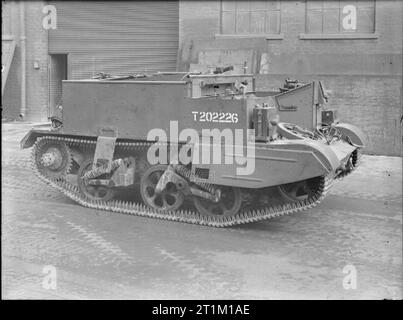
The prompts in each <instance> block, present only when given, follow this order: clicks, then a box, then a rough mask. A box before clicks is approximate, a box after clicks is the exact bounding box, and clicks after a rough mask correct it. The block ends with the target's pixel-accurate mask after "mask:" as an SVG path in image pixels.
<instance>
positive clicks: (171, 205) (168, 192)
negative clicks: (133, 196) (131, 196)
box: [140, 165, 185, 211]
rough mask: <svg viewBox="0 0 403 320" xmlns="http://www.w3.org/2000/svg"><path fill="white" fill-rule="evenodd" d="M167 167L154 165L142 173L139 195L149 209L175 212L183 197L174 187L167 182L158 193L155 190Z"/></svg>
mask: <svg viewBox="0 0 403 320" xmlns="http://www.w3.org/2000/svg"><path fill="white" fill-rule="evenodd" d="M167 167H168V166H166V165H155V166H152V167H150V168H148V169H147V170H146V172H144V174H143V176H142V178H141V182H140V193H141V198H142V199H143V201H144V203H145V204H146V205H148V206H149V207H151V208H154V209H157V210H162V211H175V210H177V209H179V207H180V206H181V205H182V203H183V201H184V200H185V195H184V194H183V192H182V191H180V190H178V188H177V187H176V185H175V184H174V183H172V182H168V183H167V185H166V187H165V189H164V190H162V191H161V192H160V193H157V192H156V191H155V188H156V186H157V184H158V181H159V180H160V178H161V176H162V175H163V173H164V172H165V170H166V169H167Z"/></svg>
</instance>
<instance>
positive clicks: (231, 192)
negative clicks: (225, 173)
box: [193, 186, 242, 216]
mask: <svg viewBox="0 0 403 320" xmlns="http://www.w3.org/2000/svg"><path fill="white" fill-rule="evenodd" d="M219 189H220V191H221V197H220V200H219V201H218V202H213V201H211V200H207V199H204V198H200V197H194V199H193V203H194V205H195V207H196V209H197V211H199V212H200V213H201V214H203V215H206V216H232V215H235V214H236V213H237V212H238V211H239V209H240V208H241V205H242V197H241V190H240V189H239V188H236V187H227V186H221V187H220V188H219Z"/></svg>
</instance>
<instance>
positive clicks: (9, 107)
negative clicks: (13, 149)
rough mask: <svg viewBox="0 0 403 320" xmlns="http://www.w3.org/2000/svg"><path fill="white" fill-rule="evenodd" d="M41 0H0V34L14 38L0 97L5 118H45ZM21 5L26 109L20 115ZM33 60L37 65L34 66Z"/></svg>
mask: <svg viewBox="0 0 403 320" xmlns="http://www.w3.org/2000/svg"><path fill="white" fill-rule="evenodd" d="M44 5H45V2H43V1H23V2H21V1H2V11H3V17H2V18H3V21H2V35H11V36H13V37H14V39H15V41H16V48H15V52H14V58H13V61H12V64H11V67H10V71H9V74H8V79H7V82H6V86H5V89H4V96H3V97H2V98H3V99H2V108H3V114H2V117H3V118H5V119H25V120H30V121H46V120H47V103H48V102H47V101H48V80H47V74H48V60H47V57H48V55H47V50H48V48H47V31H46V30H45V29H43V27H42V17H43V16H44V15H43V13H42V8H43V6H44ZM22 6H23V7H24V16H25V19H24V22H25V28H24V29H25V51H26V55H25V57H26V59H25V63H26V76H25V81H26V92H25V97H26V112H25V113H24V115H23V117H21V112H22V111H23V110H21V105H22V62H21V54H22V52H21V49H22V48H21V40H22V39H21V37H22V35H23V32H22V30H21V19H20V18H21V7H22ZM34 62H37V64H38V66H39V69H35V68H34Z"/></svg>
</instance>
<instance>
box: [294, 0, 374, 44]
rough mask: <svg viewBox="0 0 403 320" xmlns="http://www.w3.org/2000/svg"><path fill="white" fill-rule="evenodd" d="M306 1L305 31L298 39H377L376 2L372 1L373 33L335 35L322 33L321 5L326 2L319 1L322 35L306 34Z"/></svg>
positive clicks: (306, 9)
mask: <svg viewBox="0 0 403 320" xmlns="http://www.w3.org/2000/svg"><path fill="white" fill-rule="evenodd" d="M308 1H310V0H307V1H305V31H304V33H300V34H299V38H300V39H302V40H315V39H318V40H326V39H377V38H378V37H379V35H378V33H377V32H376V26H377V24H376V11H377V1H376V0H373V1H374V7H373V8H374V28H373V32H340V31H339V32H337V33H323V12H324V10H323V3H324V1H326V0H321V3H322V10H321V13H322V33H308V32H307V31H308ZM340 1H341V0H339V26H340V21H341V7H340Z"/></svg>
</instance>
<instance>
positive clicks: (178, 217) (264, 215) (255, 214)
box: [31, 136, 335, 227]
mask: <svg viewBox="0 0 403 320" xmlns="http://www.w3.org/2000/svg"><path fill="white" fill-rule="evenodd" d="M43 140H48V141H61V142H65V143H66V144H67V145H68V146H69V147H78V146H87V147H95V145H96V140H90V139H75V138H65V137H58V136H44V137H40V138H38V139H37V141H36V143H35V144H34V146H33V149H32V154H31V165H32V170H33V172H34V174H35V175H36V176H37V177H38V178H39V179H40V180H41V181H43V182H44V183H45V184H47V185H49V186H51V187H53V188H55V189H57V190H58V191H60V192H61V193H63V194H64V195H65V196H67V197H69V198H70V199H72V200H73V201H75V202H77V203H79V204H80V205H82V206H84V207H87V208H92V209H98V210H107V211H112V212H117V213H123V214H130V215H136V216H141V217H148V218H156V219H164V220H170V221H178V222H185V223H191V224H198V225H203V226H210V227H230V226H234V225H239V224H245V223H251V222H257V221H262V220H267V219H271V218H274V217H279V216H283V215H287V214H291V213H297V212H301V211H304V210H307V209H311V208H313V207H315V206H316V205H317V204H319V203H320V202H321V201H322V199H323V198H324V197H325V196H326V195H327V193H328V192H329V190H330V188H331V187H332V186H333V183H334V181H335V179H334V178H330V177H323V178H322V179H321V182H320V185H319V186H318V189H317V192H316V193H315V194H314V195H313V196H311V197H310V198H308V199H305V200H302V201H299V202H290V203H284V204H282V205H277V206H272V207H260V208H257V209H249V210H245V211H242V212H239V213H237V214H236V215H233V216H204V215H202V214H200V213H199V212H197V211H194V210H177V211H168V212H167V211H164V212H161V211H158V210H155V209H152V208H150V207H148V206H145V205H144V204H142V203H135V202H128V201H120V200H110V201H100V200H91V199H89V198H87V197H86V196H85V195H83V194H81V193H80V192H79V189H78V187H77V186H75V185H73V184H72V183H70V182H68V181H67V180H66V179H65V177H60V178H57V179H52V178H49V177H46V176H44V175H43V174H42V173H41V172H40V171H39V170H38V167H37V163H36V154H37V153H38V152H40V146H41V141H43ZM152 144H153V143H152V142H117V143H116V148H118V149H121V150H122V151H125V150H129V149H138V148H148V147H149V146H151V145H152Z"/></svg>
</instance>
